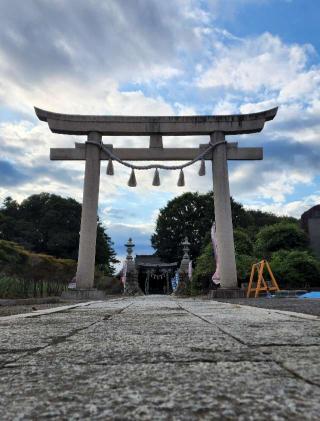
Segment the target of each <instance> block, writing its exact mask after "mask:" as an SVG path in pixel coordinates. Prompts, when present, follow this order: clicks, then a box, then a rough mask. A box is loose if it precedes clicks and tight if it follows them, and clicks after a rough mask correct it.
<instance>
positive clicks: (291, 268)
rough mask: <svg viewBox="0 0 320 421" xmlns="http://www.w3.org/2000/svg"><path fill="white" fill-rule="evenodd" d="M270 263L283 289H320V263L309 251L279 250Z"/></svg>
mask: <svg viewBox="0 0 320 421" xmlns="http://www.w3.org/2000/svg"><path fill="white" fill-rule="evenodd" d="M270 263H271V268H272V271H273V273H274V275H275V277H276V280H277V282H278V284H279V286H280V287H282V288H301V289H303V288H305V287H306V286H307V285H309V286H310V287H318V288H319V287H320V262H319V260H318V259H316V258H315V257H314V256H313V255H312V254H311V253H309V252H308V251H300V250H279V251H277V252H275V253H273V254H272V258H271V262H270Z"/></svg>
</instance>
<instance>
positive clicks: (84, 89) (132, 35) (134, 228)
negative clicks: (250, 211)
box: [0, 0, 320, 257]
mask: <svg viewBox="0 0 320 421" xmlns="http://www.w3.org/2000/svg"><path fill="white" fill-rule="evenodd" d="M17 9H19V13H17ZM0 16H1V28H0V99H1V101H0V199H1V200H3V199H4V198H5V197H6V196H8V195H10V196H12V197H13V198H15V199H17V200H18V201H21V200H23V199H24V198H25V197H27V196H29V195H30V194H33V193H40V192H42V191H48V192H50V193H56V194H61V195H63V196H65V197H69V196H70V197H74V198H76V199H77V200H79V201H80V202H81V200H82V184H83V170H84V164H83V163H75V162H57V161H52V162H51V161H50V160H49V149H50V147H73V145H74V142H76V141H84V140H85V139H84V138H76V137H74V136H63V135H58V134H52V133H51V132H49V130H48V127H47V125H46V124H45V123H43V122H40V121H38V120H37V119H36V117H35V114H34V111H33V106H38V107H41V108H44V109H48V110H51V111H56V112H66V113H78V114H81V113H83V114H119V115H121V114H122V115H192V114H232V113H248V112H254V111H260V110H264V109H268V108H271V107H274V106H279V112H278V115H277V117H276V118H275V120H274V121H272V122H269V123H268V124H267V125H266V127H265V129H264V130H263V132H261V133H259V134H254V135H247V136H238V137H237V139H234V138H231V139H230V140H231V141H238V142H239V144H240V145H241V146H263V147H264V157H265V158H264V160H263V161H257V162H238V163H234V162H233V163H230V165H229V171H230V188H231V193H232V195H233V197H234V198H235V199H236V200H237V201H240V202H241V203H243V204H244V205H245V206H246V207H248V208H256V209H262V210H267V211H271V212H275V213H277V214H286V215H293V216H296V217H299V216H300V215H301V213H302V212H304V211H305V210H307V209H308V208H309V207H311V206H313V205H315V204H318V203H319V202H320V174H319V162H320V146H319V145H320V142H319V133H320V90H319V88H320V64H319V52H320V36H319V35H320V34H319V32H320V31H319V23H318V22H319V18H320V3H319V2H317V1H314V0H207V1H205V0H173V1H171V2H160V1H158V0H108V1H101V0H90V1H89V0H68V1H67V0H65V1H63V0H50V1H49V0H41V1H38V0H26V1H23V2H22V1H20V0H10V1H9V0H2V1H1V2H0ZM207 141H208V139H206V138H204V137H202V138H199V137H194V136H193V137H192V136H188V137H185V138H183V137H177V138H172V137H166V138H164V145H165V146H184V145H188V146H196V145H198V144H199V143H205V142H207ZM104 142H105V143H113V144H114V145H115V146H124V145H126V146H128V145H129V146H132V147H135V146H141V147H143V146H147V145H148V139H147V138H138V137H134V138H128V137H123V138H104ZM105 167H106V165H105V163H103V165H102V175H101V190H100V191H101V192H100V203H99V216H100V218H101V220H102V221H103V223H104V224H105V225H106V227H107V228H108V231H109V233H110V235H111V237H112V239H113V241H114V242H115V248H116V250H117V252H118V254H119V256H120V257H121V256H123V254H124V247H123V244H124V242H125V241H126V240H127V238H128V237H129V236H131V237H133V239H134V240H135V242H136V244H137V246H136V252H137V253H147V252H151V251H152V249H151V248H150V241H149V239H150V236H151V234H152V232H153V229H154V223H155V220H156V218H157V214H158V212H159V209H161V208H162V207H164V206H165V204H166V203H167V201H168V200H170V199H171V198H173V197H175V196H176V195H178V194H180V193H183V192H185V191H189V190H190V191H199V192H206V191H208V190H209V189H211V188H212V180H211V177H210V172H211V171H210V169H209V166H208V165H207V167H208V168H207V170H208V171H207V176H206V177H201V178H199V177H197V176H194V174H196V172H197V168H194V167H191V168H189V169H188V170H187V171H186V186H185V187H184V188H178V187H177V186H176V181H177V177H178V174H176V173H174V172H173V173H171V172H166V173H164V172H161V173H160V177H161V181H162V185H161V187H160V188H159V187H152V186H151V182H152V176H153V174H152V172H143V173H138V174H137V180H138V186H137V188H135V189H132V188H129V187H127V179H128V177H129V172H128V170H127V169H126V168H122V167H120V166H119V165H115V172H116V175H115V176H114V177H107V176H106V175H105Z"/></svg>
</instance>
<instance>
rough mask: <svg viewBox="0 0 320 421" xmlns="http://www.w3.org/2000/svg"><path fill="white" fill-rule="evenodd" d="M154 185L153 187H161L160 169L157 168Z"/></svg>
mask: <svg viewBox="0 0 320 421" xmlns="http://www.w3.org/2000/svg"><path fill="white" fill-rule="evenodd" d="M152 185H153V186H160V176H159V171H158V168H156V170H155V172H154V176H153V181H152Z"/></svg>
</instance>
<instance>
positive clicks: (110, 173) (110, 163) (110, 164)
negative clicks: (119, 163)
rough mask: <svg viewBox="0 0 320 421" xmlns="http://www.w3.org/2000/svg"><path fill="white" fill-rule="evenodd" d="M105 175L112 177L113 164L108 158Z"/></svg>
mask: <svg viewBox="0 0 320 421" xmlns="http://www.w3.org/2000/svg"><path fill="white" fill-rule="evenodd" d="M106 174H107V175H114V170H113V162H112V159H111V158H109V161H108V166H107V171H106Z"/></svg>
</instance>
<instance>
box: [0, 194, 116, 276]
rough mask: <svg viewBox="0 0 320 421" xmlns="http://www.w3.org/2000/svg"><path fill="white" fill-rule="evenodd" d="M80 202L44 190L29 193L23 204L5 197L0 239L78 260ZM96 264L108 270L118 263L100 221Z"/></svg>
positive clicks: (34, 250) (0, 214)
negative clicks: (33, 193)
mask: <svg viewBox="0 0 320 421" xmlns="http://www.w3.org/2000/svg"><path fill="white" fill-rule="evenodd" d="M80 220H81V205H80V203H78V202H77V201H76V200H74V199H71V198H68V199H65V198H63V197H61V196H58V195H54V194H49V193H41V194H35V195H32V196H29V197H28V198H27V199H25V200H24V201H23V202H22V203H21V204H20V205H19V204H18V203H17V202H15V201H13V200H12V199H11V198H7V199H5V201H4V203H3V206H2V208H1V209H0V238H1V239H3V240H8V241H14V242H16V243H18V244H21V245H23V246H24V247H25V248H26V249H28V250H30V251H33V252H36V253H45V254H48V255H51V256H55V257H58V258H65V259H75V260H76V259H77V257H78V247H79V231H80ZM97 224H98V226H97V248H96V263H97V264H99V265H103V266H104V268H105V269H106V271H107V272H108V273H110V271H112V264H113V263H115V262H116V259H115V252H114V250H113V244H112V242H111V239H110V237H109V236H108V235H107V233H106V232H105V229H104V227H103V226H102V225H101V223H100V222H99V220H98V221H97Z"/></svg>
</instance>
